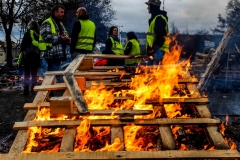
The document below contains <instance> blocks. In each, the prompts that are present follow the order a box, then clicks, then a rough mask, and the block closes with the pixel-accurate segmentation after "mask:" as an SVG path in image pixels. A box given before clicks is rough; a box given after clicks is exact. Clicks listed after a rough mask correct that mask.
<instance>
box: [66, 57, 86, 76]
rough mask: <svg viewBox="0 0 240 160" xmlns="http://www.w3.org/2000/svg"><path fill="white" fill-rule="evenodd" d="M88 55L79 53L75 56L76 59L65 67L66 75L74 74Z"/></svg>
mask: <svg viewBox="0 0 240 160" xmlns="http://www.w3.org/2000/svg"><path fill="white" fill-rule="evenodd" d="M85 56H86V55H85V54H79V55H77V56H76V57H75V59H74V60H73V61H72V62H71V63H70V64H69V65H68V67H67V68H66V69H65V71H64V73H65V74H64V75H66V76H67V75H70V76H71V75H72V74H73V73H74V72H75V71H76V70H77V68H78V67H79V66H80V64H81V63H82V61H83V59H84V57H85Z"/></svg>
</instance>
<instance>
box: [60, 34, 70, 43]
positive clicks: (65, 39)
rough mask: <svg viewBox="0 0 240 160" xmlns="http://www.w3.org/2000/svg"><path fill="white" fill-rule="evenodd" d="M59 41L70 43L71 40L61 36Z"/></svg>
mask: <svg viewBox="0 0 240 160" xmlns="http://www.w3.org/2000/svg"><path fill="white" fill-rule="evenodd" d="M61 39H62V40H63V41H64V42H65V43H71V38H69V37H68V36H67V35H61Z"/></svg>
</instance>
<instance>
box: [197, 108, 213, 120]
mask: <svg viewBox="0 0 240 160" xmlns="http://www.w3.org/2000/svg"><path fill="white" fill-rule="evenodd" d="M196 108H197V110H198V113H199V115H200V117H201V118H211V117H212V115H211V113H210V111H209V109H208V107H207V106H206V105H197V106H196Z"/></svg>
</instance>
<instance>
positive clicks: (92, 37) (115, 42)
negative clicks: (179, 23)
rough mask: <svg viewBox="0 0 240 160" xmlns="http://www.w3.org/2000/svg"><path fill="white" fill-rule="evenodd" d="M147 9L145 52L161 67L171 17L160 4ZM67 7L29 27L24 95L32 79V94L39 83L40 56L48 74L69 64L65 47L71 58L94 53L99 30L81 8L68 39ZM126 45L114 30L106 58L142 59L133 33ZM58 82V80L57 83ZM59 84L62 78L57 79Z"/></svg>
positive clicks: (119, 62) (132, 61)
mask: <svg viewBox="0 0 240 160" xmlns="http://www.w3.org/2000/svg"><path fill="white" fill-rule="evenodd" d="M146 4H147V6H148V7H147V9H148V11H149V13H150V14H151V18H150V19H149V29H148V32H147V37H146V43H147V44H146V51H147V55H148V56H151V57H152V58H149V60H148V64H149V65H153V64H159V63H160V62H161V61H162V59H163V56H164V53H165V52H169V29H168V17H167V13H166V12H165V11H162V10H160V5H161V1H160V0H149V1H148V2H146ZM64 11H65V7H64V6H62V5H60V4H58V5H55V6H54V7H53V8H52V13H51V16H50V17H49V18H47V19H46V20H45V21H44V22H43V23H42V24H41V26H40V27H39V25H38V23H37V22H36V21H31V22H29V24H28V31H27V32H26V33H25V35H24V38H23V40H22V44H21V52H23V53H24V57H25V58H24V60H23V61H22V64H23V66H24V91H23V93H22V94H23V95H28V93H29V84H30V83H29V82H30V81H29V79H30V78H29V77H30V75H31V77H32V79H31V81H32V82H31V91H33V88H34V86H35V85H36V83H37V69H38V67H39V65H40V55H41V57H42V58H44V59H45V60H46V62H47V64H48V69H47V70H48V71H59V70H61V67H60V66H61V62H62V61H66V56H67V52H66V46H67V45H70V53H71V58H72V59H74V58H75V57H76V56H77V55H78V54H86V53H92V52H93V49H94V46H95V44H96V26H95V24H94V22H92V21H91V20H90V19H89V16H88V14H87V10H86V9H85V8H83V7H80V8H78V9H77V11H76V16H77V21H76V22H75V23H74V25H73V28H72V33H71V36H69V34H68V32H67V30H66V28H65V27H64V25H63V23H62V22H61V21H62V19H63V16H64ZM127 39H128V41H127V43H126V44H125V46H124V47H123V46H122V44H121V42H120V40H119V38H118V28H117V27H116V26H112V27H110V29H109V32H108V38H107V40H106V44H105V50H104V51H103V54H115V55H133V56H134V55H140V54H141V53H140V46H139V42H138V38H137V36H136V35H135V33H134V32H128V33H127ZM138 63H139V60H137V59H128V60H123V59H107V62H106V65H108V66H117V65H137V64H138ZM58 78H59V79H58ZM56 79H57V82H58V81H60V77H56Z"/></svg>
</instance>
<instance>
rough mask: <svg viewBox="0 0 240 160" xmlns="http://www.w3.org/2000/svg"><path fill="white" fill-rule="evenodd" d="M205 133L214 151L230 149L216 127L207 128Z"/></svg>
mask: <svg viewBox="0 0 240 160" xmlns="http://www.w3.org/2000/svg"><path fill="white" fill-rule="evenodd" d="M207 131H208V133H209V136H210V137H211V139H212V141H213V144H214V146H215V148H216V149H226V150H227V149H230V148H229V146H228V145H227V144H226V142H225V140H224V139H223V136H222V134H221V133H220V132H219V129H218V126H207Z"/></svg>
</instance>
